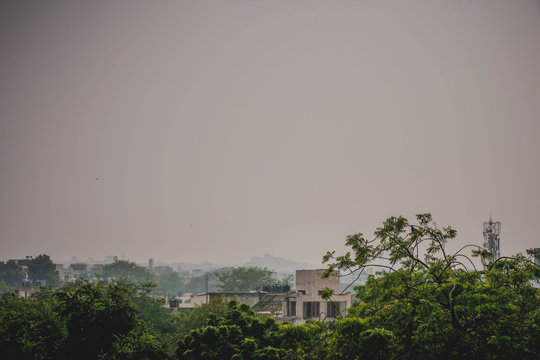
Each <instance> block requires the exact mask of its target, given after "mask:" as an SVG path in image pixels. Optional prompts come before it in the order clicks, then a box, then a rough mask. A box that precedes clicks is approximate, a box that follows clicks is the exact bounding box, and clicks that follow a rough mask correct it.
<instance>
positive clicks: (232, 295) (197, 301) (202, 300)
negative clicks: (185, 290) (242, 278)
mask: <svg viewBox="0 0 540 360" xmlns="http://www.w3.org/2000/svg"><path fill="white" fill-rule="evenodd" d="M265 294H266V293H265V292H262V291H250V292H209V293H204V294H199V295H193V296H192V297H191V304H192V306H196V305H202V304H208V303H209V302H212V301H215V300H219V299H223V300H225V301H226V302H229V301H231V300H236V301H238V302H239V303H241V304H248V305H250V306H253V305H255V304H256V303H258V302H259V300H261V299H262V298H263V297H264V295H265Z"/></svg>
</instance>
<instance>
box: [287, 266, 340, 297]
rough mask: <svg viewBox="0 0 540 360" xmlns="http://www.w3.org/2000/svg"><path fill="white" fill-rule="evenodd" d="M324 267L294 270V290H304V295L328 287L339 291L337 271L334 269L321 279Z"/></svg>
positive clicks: (316, 292)
mask: <svg viewBox="0 0 540 360" xmlns="http://www.w3.org/2000/svg"><path fill="white" fill-rule="evenodd" d="M324 271H325V270H324V269H317V270H296V291H302V292H305V294H306V295H313V294H315V295H316V294H318V292H319V291H321V290H324V289H325V288H329V289H332V290H334V291H335V292H336V293H338V292H339V271H335V272H334V273H333V274H332V275H330V276H329V277H328V278H327V279H322V278H321V277H322V274H323V273H324Z"/></svg>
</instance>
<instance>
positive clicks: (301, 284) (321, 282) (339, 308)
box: [282, 269, 352, 323]
mask: <svg viewBox="0 0 540 360" xmlns="http://www.w3.org/2000/svg"><path fill="white" fill-rule="evenodd" d="M324 271H325V270H324V269H318V270H296V292H295V293H292V294H287V295H286V296H284V299H283V302H282V314H283V319H284V320H288V321H292V322H294V323H304V322H305V321H307V320H320V321H325V320H333V319H335V318H337V317H339V316H344V315H345V313H346V311H347V309H348V308H349V307H350V306H351V304H352V294H351V293H350V292H347V293H345V294H340V293H339V279H340V278H339V271H336V272H334V273H333V274H331V275H330V276H329V277H328V278H326V279H323V278H322V274H323V272H324ZM326 288H329V289H331V290H333V291H334V295H332V297H331V298H330V300H323V298H322V297H321V295H322V293H323V291H324V290H325V289H326Z"/></svg>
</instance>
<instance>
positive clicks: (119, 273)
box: [103, 260, 154, 282]
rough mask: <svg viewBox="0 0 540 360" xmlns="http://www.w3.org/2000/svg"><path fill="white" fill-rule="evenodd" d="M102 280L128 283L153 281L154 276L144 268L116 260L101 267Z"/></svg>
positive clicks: (129, 262)
mask: <svg viewBox="0 0 540 360" xmlns="http://www.w3.org/2000/svg"><path fill="white" fill-rule="evenodd" d="M103 277H104V278H115V279H125V280H127V281H129V282H142V281H153V279H154V276H153V275H152V274H150V272H148V270H146V269H145V268H144V267H142V266H139V265H137V264H135V263H134V262H131V261H127V260H118V261H116V262H114V263H112V264H107V265H105V266H104V267H103Z"/></svg>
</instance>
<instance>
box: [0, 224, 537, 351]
mask: <svg viewBox="0 0 540 360" xmlns="http://www.w3.org/2000/svg"><path fill="white" fill-rule="evenodd" d="M417 219H418V224H414V225H412V224H410V223H409V222H408V220H407V219H404V218H402V217H398V218H390V219H388V220H386V221H385V222H384V223H383V226H382V227H380V228H378V229H377V231H376V232H375V238H374V239H373V240H369V241H368V240H366V239H365V238H364V237H363V235H362V234H355V235H351V236H349V237H348V238H347V245H348V246H350V247H351V251H349V252H348V253H346V254H345V255H341V256H336V255H335V253H334V252H329V253H327V254H326V256H325V257H324V259H323V261H324V262H325V263H327V264H328V271H327V272H326V273H325V276H333V275H332V274H334V270H336V269H340V270H342V271H350V272H355V271H358V272H360V271H362V270H363V269H364V268H365V267H366V266H370V265H377V266H379V267H381V268H385V269H386V270H387V271H386V272H384V273H381V274H379V275H377V276H375V277H373V276H372V277H370V278H369V279H368V281H367V283H366V284H365V285H364V286H359V287H357V288H356V297H357V300H358V301H357V303H356V304H355V305H354V306H353V307H352V308H351V309H349V311H348V314H347V316H346V317H345V318H338V319H337V320H335V321H334V322H331V323H324V322H317V321H312V322H308V323H306V324H301V325H294V324H291V323H278V322H276V321H275V320H274V319H272V318H261V317H259V316H258V315H256V314H255V313H254V312H253V311H252V310H251V309H250V307H249V306H247V305H243V304H237V303H236V302H231V303H229V304H226V303H225V302H224V301H223V300H218V301H213V302H211V303H210V304H206V305H203V306H200V307H196V308H195V309H194V310H192V311H191V312H182V313H179V314H177V313H175V312H172V311H170V310H169V309H167V308H165V307H163V306H162V303H161V302H159V301H158V300H156V298H154V296H153V295H152V292H153V291H154V289H153V287H152V286H150V285H149V284H145V285H144V284H134V283H131V282H126V281H114V282H112V283H110V284H100V283H90V282H81V283H76V284H70V285H67V286H66V287H64V288H62V289H58V290H52V289H43V290H42V291H41V292H39V293H36V294H34V295H33V296H32V297H31V298H30V299H22V298H20V297H19V296H17V295H14V294H13V295H5V296H3V297H2V298H1V299H0V354H2V357H3V358H4V357H5V358H9V359H75V358H77V359H173V358H178V359H189V360H195V359H197V360H198V359H201V360H202V359H208V360H210V359H237V360H238V359H244V360H248V359H286V360H293V359H295V360H296V359H299V360H334V359H335V360H338V359H340V360H341V359H345V360H349V359H350V360H353V359H370V360H377V359H396V360H402V359H403V360H408V359H486V360H488V359H490V360H492V359H493V360H494V359H539V358H540V292H539V289H538V284H539V281H540V268H539V267H538V266H537V265H535V264H534V263H533V262H532V261H531V258H532V256H533V255H534V253H533V252H529V253H528V256H523V255H519V254H518V255H516V256H512V257H504V258H501V259H498V260H496V261H494V262H491V263H489V264H488V265H487V267H486V268H484V269H482V270H476V269H474V265H475V263H474V262H473V261H471V260H472V259H471V258H469V257H468V256H466V255H465V254H464V252H463V250H464V248H466V247H464V248H462V249H460V250H459V251H458V252H456V253H448V252H447V246H446V244H447V242H448V241H450V240H452V239H454V238H455V237H456V235H457V233H456V231H455V230H453V229H451V228H450V227H447V228H444V229H443V230H439V229H437V228H436V226H435V225H434V223H433V222H432V220H431V216H430V215H429V214H424V215H419V216H418V217H417ZM474 253H475V255H477V256H483V257H485V258H488V257H489V255H490V254H488V253H486V252H485V251H483V250H482V249H477V251H475V252H474ZM465 262H467V263H468V266H465ZM117 265H118V264H117ZM123 265H125V264H123ZM127 265H129V264H127ZM130 266H131V265H130ZM166 273H170V272H163V273H162V274H160V275H163V274H166ZM222 283H223V282H222ZM332 296H333V293H332V291H331V290H327V291H324V292H323V294H322V297H323V298H324V299H325V300H327V301H328V300H329V301H331V300H332Z"/></svg>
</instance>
